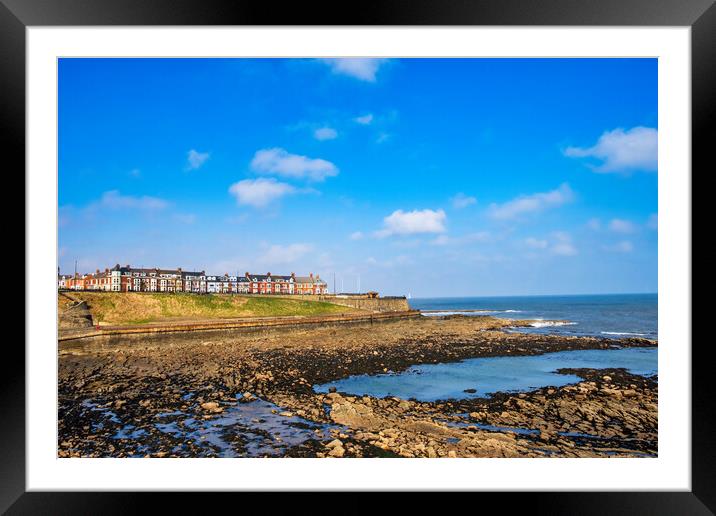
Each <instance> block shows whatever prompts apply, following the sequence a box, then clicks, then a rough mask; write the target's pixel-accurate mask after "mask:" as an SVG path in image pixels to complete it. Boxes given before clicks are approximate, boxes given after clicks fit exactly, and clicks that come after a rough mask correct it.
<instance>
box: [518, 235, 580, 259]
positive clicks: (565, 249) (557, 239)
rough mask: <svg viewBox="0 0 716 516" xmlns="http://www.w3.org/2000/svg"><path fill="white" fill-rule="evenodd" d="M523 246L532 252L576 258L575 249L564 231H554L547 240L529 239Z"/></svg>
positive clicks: (570, 238)
mask: <svg viewBox="0 0 716 516" xmlns="http://www.w3.org/2000/svg"><path fill="white" fill-rule="evenodd" d="M524 245H525V246H526V247H527V248H529V249H531V250H532V251H533V252H537V251H544V252H546V253H549V254H553V255H557V256H576V255H577V254H578V251H577V248H576V247H575V245H574V244H573V243H572V237H571V235H570V234H569V233H567V232H565V231H555V232H554V233H552V234H551V235H550V236H549V237H548V238H535V237H529V238H526V239H525V240H524Z"/></svg>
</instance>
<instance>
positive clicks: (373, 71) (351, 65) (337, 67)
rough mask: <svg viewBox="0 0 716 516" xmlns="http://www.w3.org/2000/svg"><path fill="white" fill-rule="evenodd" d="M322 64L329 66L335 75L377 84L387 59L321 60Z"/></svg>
mask: <svg viewBox="0 0 716 516" xmlns="http://www.w3.org/2000/svg"><path fill="white" fill-rule="evenodd" d="M321 62H323V63H325V64H326V65H328V66H329V67H330V68H331V70H332V71H333V73H335V74H339V75H347V76H349V77H353V78H355V79H359V80H361V81H366V82H375V80H376V75H377V73H378V70H379V69H380V67H381V66H383V65H384V64H385V63H386V62H388V60H387V59H375V58H339V59H321Z"/></svg>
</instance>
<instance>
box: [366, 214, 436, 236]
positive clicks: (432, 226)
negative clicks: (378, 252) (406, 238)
mask: <svg viewBox="0 0 716 516" xmlns="http://www.w3.org/2000/svg"><path fill="white" fill-rule="evenodd" d="M446 220H447V216H446V215H445V212H444V211H443V210H437V211H436V210H428V209H425V210H413V211H403V210H396V211H394V212H393V213H391V214H390V215H388V216H387V217H385V218H384V219H383V229H381V230H379V231H376V232H375V236H377V237H378V238H384V237H387V236H392V235H414V234H419V233H444V232H445V222H446Z"/></svg>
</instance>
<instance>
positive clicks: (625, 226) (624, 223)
mask: <svg viewBox="0 0 716 516" xmlns="http://www.w3.org/2000/svg"><path fill="white" fill-rule="evenodd" d="M609 229H610V230H611V231H613V232H615V233H623V234H629V233H634V232H635V231H636V225H635V224H634V223H633V222H631V221H629V220H624V219H612V220H611V222H609Z"/></svg>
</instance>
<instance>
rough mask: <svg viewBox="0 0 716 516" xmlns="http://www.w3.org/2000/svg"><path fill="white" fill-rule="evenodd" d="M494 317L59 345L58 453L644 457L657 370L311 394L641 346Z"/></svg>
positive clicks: (653, 439) (652, 442) (652, 435)
mask: <svg viewBox="0 0 716 516" xmlns="http://www.w3.org/2000/svg"><path fill="white" fill-rule="evenodd" d="M520 324H527V323H525V322H519V321H518V322H515V321H507V320H503V319H496V318H493V317H464V316H449V317H424V318H419V319H407V320H395V321H390V322H381V323H376V324H362V325H355V326H350V327H322V326H316V327H312V328H293V329H272V330H270V331H261V332H245V333H236V332H198V333H188V334H186V335H177V334H171V335H151V336H147V335H143V336H136V337H126V338H123V339H119V340H117V339H115V340H107V341H106V342H102V341H98V340H93V341H92V342H91V343H88V344H87V345H85V346H77V345H74V346H67V347H65V346H60V352H59V386H58V388H59V394H58V395H59V412H58V418H59V439H58V456H60V457H134V456H137V457H144V456H150V457H214V456H237V457H241V456H278V457H400V456H402V457H609V456H619V457H642V456H655V455H656V453H657V393H658V387H657V381H656V378H644V377H642V376H637V375H632V374H629V373H627V372H626V371H625V370H622V369H614V370H603V369H600V370H595V369H577V370H564V371H560V372H563V373H565V374H567V373H569V374H574V375H577V376H578V377H579V378H581V381H580V382H578V383H576V384H573V385H567V386H564V387H559V388H556V387H545V388H542V389H538V390H535V391H532V392H527V393H498V394H496V395H494V396H492V397H489V398H472V399H463V400H443V401H437V402H421V401H416V400H406V399H399V398H384V399H381V398H374V397H370V396H349V395H347V394H345V393H339V392H329V393H328V394H318V393H316V392H314V390H313V387H314V386H315V385H318V384H324V383H328V382H332V381H336V380H338V379H340V378H344V377H346V376H350V375H356V374H376V373H385V372H389V371H392V372H397V371H402V370H404V369H406V368H407V367H409V366H411V365H415V364H431V363H441V362H453V361H458V360H462V359H466V358H473V357H488V356H516V355H536V354H543V353H548V352H553V351H565V350H584V349H609V348H610V347H614V346H616V345H618V346H638V347H653V346H656V342H654V341H650V340H646V339H622V340H614V339H600V338H590V337H564V336H554V335H533V334H520V333H511V332H506V331H504V330H505V329H506V327H508V326H514V325H520Z"/></svg>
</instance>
